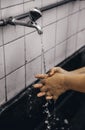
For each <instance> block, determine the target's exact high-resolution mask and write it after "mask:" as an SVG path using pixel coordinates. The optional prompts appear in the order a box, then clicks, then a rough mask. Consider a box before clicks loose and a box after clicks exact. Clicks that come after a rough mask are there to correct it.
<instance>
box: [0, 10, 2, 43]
mask: <svg viewBox="0 0 85 130" xmlns="http://www.w3.org/2000/svg"><path fill="white" fill-rule="evenodd" d="M0 19H1V10H0ZM2 44H3V43H2V27H0V46H1V45H2Z"/></svg>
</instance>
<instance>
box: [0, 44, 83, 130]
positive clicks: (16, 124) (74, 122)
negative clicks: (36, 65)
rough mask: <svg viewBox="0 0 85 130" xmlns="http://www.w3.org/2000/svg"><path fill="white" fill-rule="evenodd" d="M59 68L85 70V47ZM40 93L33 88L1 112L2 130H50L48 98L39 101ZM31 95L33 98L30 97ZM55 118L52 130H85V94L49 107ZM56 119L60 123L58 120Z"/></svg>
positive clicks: (65, 97) (72, 93) (71, 95)
mask: <svg viewBox="0 0 85 130" xmlns="http://www.w3.org/2000/svg"><path fill="white" fill-rule="evenodd" d="M59 66H61V67H63V68H64V69H66V70H74V69H77V68H80V67H83V66H85V46H84V47H83V48H81V49H80V50H78V51H77V52H76V53H75V54H73V55H72V56H71V57H69V58H68V59H66V60H65V61H63V62H62V63H61V64H59ZM37 91H38V90H35V89H33V88H32V85H31V86H29V87H28V89H26V90H24V91H22V92H21V93H20V94H18V95H17V96H16V97H15V98H13V99H12V100H11V101H9V102H7V103H6V104H5V105H3V106H1V108H0V129H1V130H6V129H8V130H19V129H20V130H47V129H46V125H45V123H44V122H45V120H46V113H43V111H44V108H43V105H44V104H45V103H46V100H45V99H44V97H42V98H37V97H36V93H37ZM30 95H31V97H30ZM48 108H49V111H50V113H51V117H50V118H49V122H50V125H51V129H50V130H63V129H64V130H85V123H84V121H85V94H84V93H79V92H75V91H68V92H66V93H64V94H63V95H62V96H60V98H59V99H58V100H57V101H56V102H55V103H54V101H51V102H50V103H49V105H48ZM54 115H55V116H56V119H57V121H55V120H54Z"/></svg>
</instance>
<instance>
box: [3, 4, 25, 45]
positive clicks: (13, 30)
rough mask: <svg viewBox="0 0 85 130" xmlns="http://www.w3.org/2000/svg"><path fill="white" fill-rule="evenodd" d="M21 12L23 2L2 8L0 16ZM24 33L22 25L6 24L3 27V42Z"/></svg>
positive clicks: (4, 16)
mask: <svg viewBox="0 0 85 130" xmlns="http://www.w3.org/2000/svg"><path fill="white" fill-rule="evenodd" d="M22 13H23V4H21V5H17V6H14V7H10V8H6V9H3V10H2V18H6V17H10V16H15V15H18V14H22ZM23 35H24V27H21V26H12V25H8V26H6V27H4V28H3V37H4V44H6V43H8V42H10V41H12V40H15V39H16V38H19V37H21V36H23Z"/></svg>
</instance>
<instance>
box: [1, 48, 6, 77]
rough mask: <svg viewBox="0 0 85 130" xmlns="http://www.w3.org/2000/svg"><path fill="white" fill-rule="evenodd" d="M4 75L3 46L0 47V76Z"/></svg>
mask: <svg viewBox="0 0 85 130" xmlns="http://www.w3.org/2000/svg"><path fill="white" fill-rule="evenodd" d="M4 75H5V74H4V54H3V47H0V78H2V77H3V76H4Z"/></svg>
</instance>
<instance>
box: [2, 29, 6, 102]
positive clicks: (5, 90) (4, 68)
mask: <svg viewBox="0 0 85 130" xmlns="http://www.w3.org/2000/svg"><path fill="white" fill-rule="evenodd" d="M2 40H3V43H4V38H3V29H2ZM3 57H4V74H5V101H7V86H6V58H5V47H4V45H3Z"/></svg>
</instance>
